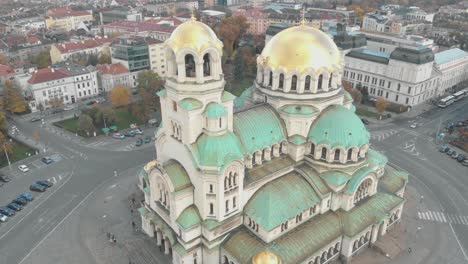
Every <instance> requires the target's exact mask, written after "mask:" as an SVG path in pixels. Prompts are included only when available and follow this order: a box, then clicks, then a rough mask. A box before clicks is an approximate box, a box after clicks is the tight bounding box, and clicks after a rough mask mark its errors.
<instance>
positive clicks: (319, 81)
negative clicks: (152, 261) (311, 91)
mask: <svg viewBox="0 0 468 264" xmlns="http://www.w3.org/2000/svg"><path fill="white" fill-rule="evenodd" d="M322 80H323V75H322V74H320V75H319V77H318V82H317V90H318V91H322Z"/></svg>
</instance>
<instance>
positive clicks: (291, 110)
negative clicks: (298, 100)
mask: <svg viewBox="0 0 468 264" xmlns="http://www.w3.org/2000/svg"><path fill="white" fill-rule="evenodd" d="M279 110H280V111H281V112H283V113H285V114H288V115H296V116H311V115H315V114H318V113H319V112H320V111H319V110H318V109H317V108H315V107H313V106H310V105H296V104H289V105H284V106H282V107H280V109H279Z"/></svg>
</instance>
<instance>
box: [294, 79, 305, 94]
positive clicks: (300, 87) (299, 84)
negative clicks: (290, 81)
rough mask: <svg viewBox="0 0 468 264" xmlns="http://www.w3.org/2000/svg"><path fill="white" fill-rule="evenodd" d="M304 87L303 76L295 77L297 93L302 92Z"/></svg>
mask: <svg viewBox="0 0 468 264" xmlns="http://www.w3.org/2000/svg"><path fill="white" fill-rule="evenodd" d="M304 88H305V76H304V75H303V76H301V77H300V78H297V88H296V89H297V93H298V94H301V93H304Z"/></svg>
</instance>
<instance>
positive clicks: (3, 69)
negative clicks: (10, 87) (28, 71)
mask: <svg viewBox="0 0 468 264" xmlns="http://www.w3.org/2000/svg"><path fill="white" fill-rule="evenodd" d="M15 74H16V73H15V71H14V70H13V68H11V66H10V65H3V64H0V82H1V83H4V82H5V81H7V80H8V81H11V80H13V79H14V78H15V77H14V76H15Z"/></svg>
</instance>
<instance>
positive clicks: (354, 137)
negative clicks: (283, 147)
mask: <svg viewBox="0 0 468 264" xmlns="http://www.w3.org/2000/svg"><path fill="white" fill-rule="evenodd" d="M309 138H310V139H311V140H312V142H313V143H314V144H317V145H318V144H326V145H328V146H329V147H332V148H333V147H338V146H340V147H344V148H349V147H356V146H361V145H363V144H367V143H369V138H370V135H369V132H368V131H367V130H366V128H365V126H364V124H363V123H362V121H361V119H359V117H358V116H357V115H356V114H355V113H353V111H351V110H349V109H347V108H345V107H343V106H341V105H331V106H329V107H327V108H326V109H325V110H323V111H322V113H320V115H319V116H318V117H317V119H316V120H315V121H314V123H312V126H311V128H310V131H309Z"/></svg>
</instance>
